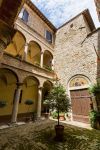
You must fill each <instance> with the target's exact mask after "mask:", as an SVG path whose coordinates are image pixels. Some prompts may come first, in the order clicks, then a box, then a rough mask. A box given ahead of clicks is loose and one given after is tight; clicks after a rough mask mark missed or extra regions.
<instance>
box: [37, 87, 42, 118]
mask: <svg viewBox="0 0 100 150" xmlns="http://www.w3.org/2000/svg"><path fill="white" fill-rule="evenodd" d="M41 104H42V87H39V89H38V104H37V119H39V118H41Z"/></svg>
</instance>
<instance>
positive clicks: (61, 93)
mask: <svg viewBox="0 0 100 150" xmlns="http://www.w3.org/2000/svg"><path fill="white" fill-rule="evenodd" d="M44 103H45V104H47V105H48V106H49V108H50V109H52V110H54V109H56V110H57V113H58V125H59V113H60V112H68V111H69V109H70V100H69V98H68V96H67V95H66V90H65V89H64V87H63V86H62V85H61V84H60V83H58V82H57V83H56V84H55V85H54V86H53V88H52V90H51V91H50V92H49V94H48V96H47V97H46V99H45V101H44Z"/></svg>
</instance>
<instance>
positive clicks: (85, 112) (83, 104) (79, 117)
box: [70, 89, 90, 123]
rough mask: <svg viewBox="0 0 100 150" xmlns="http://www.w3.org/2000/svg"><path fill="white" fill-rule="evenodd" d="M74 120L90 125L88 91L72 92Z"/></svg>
mask: <svg viewBox="0 0 100 150" xmlns="http://www.w3.org/2000/svg"><path fill="white" fill-rule="evenodd" d="M70 94H71V102H72V114H73V120H75V121H80V122H85V123H89V111H90V95H89V92H88V90H87V89H80V90H73V91H70Z"/></svg>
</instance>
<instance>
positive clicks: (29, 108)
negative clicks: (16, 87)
mask: <svg viewBox="0 0 100 150" xmlns="http://www.w3.org/2000/svg"><path fill="white" fill-rule="evenodd" d="M38 86H39V82H38V80H37V79H36V78H35V77H31V76H29V77H26V78H25V80H24V82H23V86H22V90H21V95H20V100H19V109H18V120H24V121H25V119H26V118H27V117H30V116H31V117H32V115H33V114H34V113H36V111H37V102H38ZM26 101H31V102H32V104H31V105H27V104H26Z"/></svg>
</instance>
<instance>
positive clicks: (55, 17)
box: [32, 0, 100, 27]
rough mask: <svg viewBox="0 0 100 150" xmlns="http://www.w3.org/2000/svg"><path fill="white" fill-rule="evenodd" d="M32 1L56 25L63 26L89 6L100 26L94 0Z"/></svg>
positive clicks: (96, 22)
mask: <svg viewBox="0 0 100 150" xmlns="http://www.w3.org/2000/svg"><path fill="white" fill-rule="evenodd" d="M32 2H33V3H34V4H35V5H36V6H37V7H38V8H39V9H40V11H41V12H42V13H43V14H44V15H45V16H46V17H47V18H48V19H49V20H50V21H51V22H52V23H53V24H54V25H55V26H56V27H59V26H61V25H62V24H64V23H65V22H67V21H69V20H70V19H71V18H73V17H75V16H76V15H77V14H79V13H80V12H81V11H83V10H85V9H87V8H88V9H89V11H90V13H91V16H92V18H93V20H94V23H95V25H96V27H99V26H100V23H99V21H98V17H97V12H96V7H95V4H94V0H32Z"/></svg>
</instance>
